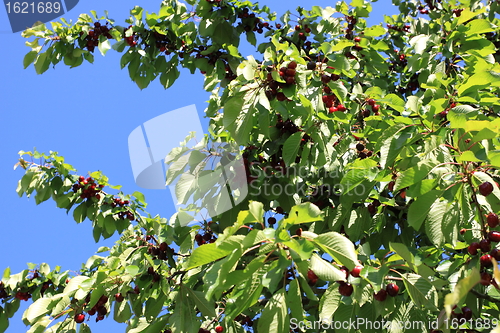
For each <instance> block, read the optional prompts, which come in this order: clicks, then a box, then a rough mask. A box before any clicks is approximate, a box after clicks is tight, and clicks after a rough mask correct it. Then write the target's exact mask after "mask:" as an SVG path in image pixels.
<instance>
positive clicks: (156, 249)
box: [146, 237, 174, 275]
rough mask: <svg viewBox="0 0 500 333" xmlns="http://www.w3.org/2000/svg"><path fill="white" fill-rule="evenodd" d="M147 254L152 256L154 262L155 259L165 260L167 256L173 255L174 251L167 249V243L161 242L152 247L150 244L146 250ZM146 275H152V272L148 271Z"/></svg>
mask: <svg viewBox="0 0 500 333" xmlns="http://www.w3.org/2000/svg"><path fill="white" fill-rule="evenodd" d="M146 239H147V237H146ZM148 253H149V254H151V255H152V256H153V260H156V259H157V258H158V259H160V260H167V259H168V256H169V255H172V254H173V253H174V249H172V248H171V247H169V246H168V244H167V243H165V242H163V243H161V244H160V245H158V246H154V245H152V244H151V246H149V248H148ZM150 268H152V267H150ZM148 273H149V274H151V275H154V270H153V272H150V270H148Z"/></svg>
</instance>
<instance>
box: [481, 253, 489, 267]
mask: <svg viewBox="0 0 500 333" xmlns="http://www.w3.org/2000/svg"><path fill="white" fill-rule="evenodd" d="M479 262H480V263H481V266H482V267H489V266H491V255H489V254H484V255H482V256H481V258H479Z"/></svg>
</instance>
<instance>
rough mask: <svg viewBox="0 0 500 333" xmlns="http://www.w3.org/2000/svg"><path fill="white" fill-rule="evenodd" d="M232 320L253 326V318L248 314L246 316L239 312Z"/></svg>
mask: <svg viewBox="0 0 500 333" xmlns="http://www.w3.org/2000/svg"><path fill="white" fill-rule="evenodd" d="M234 321H237V322H239V323H240V324H241V325H246V326H248V327H252V326H253V320H252V318H251V317H250V316H246V315H244V314H239V315H237V316H236V318H234Z"/></svg>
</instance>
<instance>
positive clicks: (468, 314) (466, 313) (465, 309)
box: [462, 306, 472, 321]
mask: <svg viewBox="0 0 500 333" xmlns="http://www.w3.org/2000/svg"><path fill="white" fill-rule="evenodd" d="M462 315H463V318H464V319H465V320H466V321H468V320H471V319H472V310H471V309H470V308H469V307H466V306H464V307H463V308H462Z"/></svg>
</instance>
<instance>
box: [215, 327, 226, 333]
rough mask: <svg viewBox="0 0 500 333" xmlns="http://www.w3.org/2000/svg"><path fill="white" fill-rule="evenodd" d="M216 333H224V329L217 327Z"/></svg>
mask: <svg viewBox="0 0 500 333" xmlns="http://www.w3.org/2000/svg"><path fill="white" fill-rule="evenodd" d="M215 332H217V333H222V332H224V327H222V326H217V327H216V328H215Z"/></svg>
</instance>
